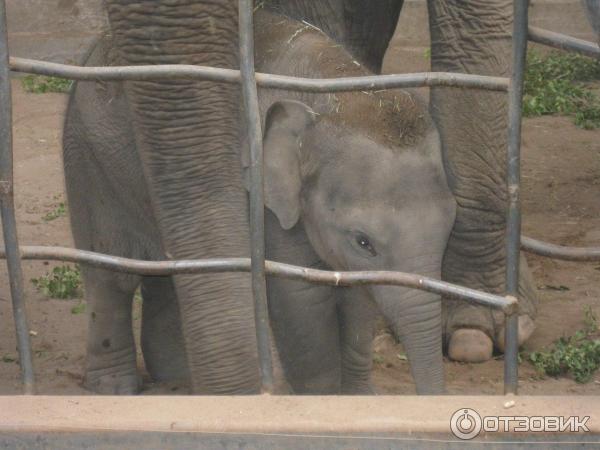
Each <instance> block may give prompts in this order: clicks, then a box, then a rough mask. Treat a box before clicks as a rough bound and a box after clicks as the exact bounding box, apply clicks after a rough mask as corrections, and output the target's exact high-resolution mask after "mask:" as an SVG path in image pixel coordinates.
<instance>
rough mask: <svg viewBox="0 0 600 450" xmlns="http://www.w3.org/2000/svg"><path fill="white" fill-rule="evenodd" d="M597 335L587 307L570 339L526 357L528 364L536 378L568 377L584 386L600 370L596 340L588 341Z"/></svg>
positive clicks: (599, 356)
mask: <svg viewBox="0 0 600 450" xmlns="http://www.w3.org/2000/svg"><path fill="white" fill-rule="evenodd" d="M597 333H598V320H597V318H596V315H595V314H594V312H593V311H592V309H591V308H590V307H588V308H586V311H585V317H584V327H583V329H581V330H579V331H577V332H576V333H575V334H574V335H573V336H569V337H561V338H560V339H558V340H557V341H555V342H554V344H553V345H552V347H551V348H550V349H548V350H544V351H539V352H532V353H530V354H529V361H530V362H531V363H532V364H533V366H534V367H535V368H536V370H537V371H538V372H539V373H540V374H545V375H549V376H551V377H559V376H564V375H567V374H571V375H572V376H573V378H574V379H575V381H576V382H577V383H586V382H588V381H589V380H590V379H591V378H592V376H593V375H594V373H595V372H596V370H598V368H599V367H600V339H593V338H592V337H593V335H596V334H597Z"/></svg>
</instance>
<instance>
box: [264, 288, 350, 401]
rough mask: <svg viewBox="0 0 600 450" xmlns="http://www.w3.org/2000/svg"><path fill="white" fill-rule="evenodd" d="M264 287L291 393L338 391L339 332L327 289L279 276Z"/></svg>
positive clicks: (333, 306)
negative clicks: (283, 278) (266, 291)
mask: <svg viewBox="0 0 600 450" xmlns="http://www.w3.org/2000/svg"><path fill="white" fill-rule="evenodd" d="M267 287H268V295H269V313H270V316H271V324H272V329H273V335H274V337H275V343H276V346H277V351H278V353H279V358H280V361H281V365H282V368H283V372H284V373H285V377H286V380H287V382H288V383H289V385H290V387H291V388H292V390H293V391H294V393H296V394H312V395H322V394H337V393H339V392H340V380H341V374H340V356H339V355H340V349H339V333H338V320H337V311H336V303H335V299H334V297H333V293H332V292H331V289H330V288H328V287H323V286H314V285H310V284H308V283H302V282H296V281H287V280H279V279H277V280H276V279H273V280H269V281H268V283H267Z"/></svg>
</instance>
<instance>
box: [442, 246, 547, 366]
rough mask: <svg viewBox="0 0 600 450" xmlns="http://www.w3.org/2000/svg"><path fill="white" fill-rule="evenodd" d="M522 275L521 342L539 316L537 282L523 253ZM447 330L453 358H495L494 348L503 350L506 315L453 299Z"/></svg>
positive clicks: (520, 294)
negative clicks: (534, 280) (535, 300)
mask: <svg viewBox="0 0 600 450" xmlns="http://www.w3.org/2000/svg"><path fill="white" fill-rule="evenodd" d="M520 267H521V273H520V277H519V299H520V301H521V303H520V307H519V345H521V344H523V343H524V342H525V341H527V339H529V337H530V336H531V334H532V333H533V331H534V330H535V323H534V321H533V318H534V317H536V315H537V311H536V305H535V303H534V302H533V301H531V299H535V298H536V293H535V290H534V286H535V284H534V282H533V278H532V275H531V272H530V270H529V267H528V266H527V261H526V260H525V258H524V257H523V256H522V255H521V266H520ZM445 329H446V333H447V342H448V356H449V357H450V359H452V360H454V361H463V362H475V363H476V362H484V361H487V360H488V359H490V358H491V357H492V354H493V351H494V347H495V348H496V349H498V350H499V351H500V352H504V314H503V313H502V312H501V311H498V310H490V309H488V308H483V307H481V306H478V305H470V304H467V303H464V302H451V303H449V306H448V307H447V308H446V327H445Z"/></svg>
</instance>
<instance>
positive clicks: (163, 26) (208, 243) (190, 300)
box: [106, 0, 259, 394]
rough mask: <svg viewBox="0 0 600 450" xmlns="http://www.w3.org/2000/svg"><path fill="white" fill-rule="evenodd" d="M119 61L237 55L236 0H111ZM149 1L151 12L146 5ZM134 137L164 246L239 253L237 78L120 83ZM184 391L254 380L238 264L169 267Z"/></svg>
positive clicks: (241, 195)
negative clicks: (191, 270)
mask: <svg viewBox="0 0 600 450" xmlns="http://www.w3.org/2000/svg"><path fill="white" fill-rule="evenodd" d="M106 3H107V9H108V15H109V21H110V26H111V32H112V36H113V42H114V45H115V49H114V50H115V56H114V58H115V59H116V60H117V61H116V63H118V64H125V65H140V64H197V65H210V66H217V67H227V68H235V67H236V66H237V53H238V49H237V45H238V44H237V42H238V39H237V2H236V1H235V0H224V1H214V0H213V1H203V2H189V1H184V0H174V1H169V2H163V1H160V0H144V1H142V0H139V1H131V0H108V1H107V2H106ZM149 12H151V13H149ZM125 92H126V95H127V100H128V104H129V107H130V110H131V116H132V126H133V129H134V134H135V141H136V146H137V148H138V151H139V154H140V160H141V162H142V165H143V171H144V177H145V180H146V184H147V186H148V191H149V194H150V199H151V203H152V205H151V207H152V213H153V215H154V219H155V222H156V223H157V226H158V230H159V233H160V237H161V244H162V249H163V252H164V255H165V256H166V257H168V258H173V259H195V258H223V257H247V256H248V255H249V231H248V219H247V217H248V215H247V214H248V212H247V197H246V192H245V191H244V189H243V187H242V182H241V179H242V177H241V164H240V158H239V151H238V149H239V145H240V138H239V121H238V117H239V104H240V99H239V97H240V96H239V90H238V89H237V88H236V87H233V86H230V85H225V84H222V83H212V82H206V81H197V80H164V81H162V80H161V81H132V82H127V83H125ZM174 286H175V291H176V294H177V298H178V301H179V305H180V311H181V318H182V326H183V334H184V337H185V346H186V349H185V350H186V357H187V362H188V366H189V373H190V377H191V386H192V391H193V392H196V393H211V394H239V393H250V392H257V391H258V388H259V376H258V375H259V372H258V360H257V357H256V337H255V331H254V323H253V320H252V317H253V308H252V295H251V286H250V279H249V277H248V276H247V275H246V274H211V275H180V276H175V277H174Z"/></svg>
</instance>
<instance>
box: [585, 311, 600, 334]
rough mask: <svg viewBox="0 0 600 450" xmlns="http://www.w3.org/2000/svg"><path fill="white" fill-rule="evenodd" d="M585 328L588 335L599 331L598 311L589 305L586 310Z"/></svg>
mask: <svg viewBox="0 0 600 450" xmlns="http://www.w3.org/2000/svg"><path fill="white" fill-rule="evenodd" d="M583 330H584V331H585V332H586V333H587V334H588V335H591V334H594V333H597V332H598V318H597V317H596V313H594V310H593V309H592V307H591V306H589V305H588V306H587V307H586V308H585V310H584V317H583Z"/></svg>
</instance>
